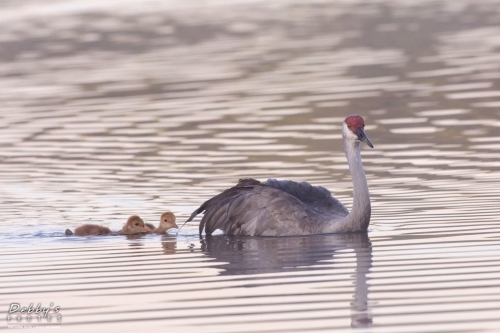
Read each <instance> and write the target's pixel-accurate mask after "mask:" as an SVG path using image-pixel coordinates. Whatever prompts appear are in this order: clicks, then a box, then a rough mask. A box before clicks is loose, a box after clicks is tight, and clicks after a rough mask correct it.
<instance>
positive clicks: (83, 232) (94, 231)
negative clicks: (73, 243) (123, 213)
mask: <svg viewBox="0 0 500 333" xmlns="http://www.w3.org/2000/svg"><path fill="white" fill-rule="evenodd" d="M110 233H111V230H109V228H106V227H103V226H102V225H97V224H84V225H82V226H79V227H78V228H76V229H75V235H77V236H89V235H107V234H110ZM65 234H66V235H72V234H73V233H72V232H71V230H69V229H66V231H65Z"/></svg>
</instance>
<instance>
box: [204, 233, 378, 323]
mask: <svg viewBox="0 0 500 333" xmlns="http://www.w3.org/2000/svg"><path fill="white" fill-rule="evenodd" d="M346 249H352V250H353V251H354V254H355V258H356V274H355V275H353V281H354V284H355V293H354V295H353V301H352V302H351V327H369V326H371V325H372V323H373V316H372V314H371V309H370V307H369V303H368V283H367V277H366V275H367V273H369V272H370V269H371V267H372V246H371V242H370V239H369V237H368V235H367V234H330V235H317V236H304V237H284V238H283V237H276V238H271V237H237V236H236V237H235V236H233V237H230V236H205V238H202V239H201V250H202V252H204V253H205V254H206V255H208V256H209V257H211V258H214V259H215V260H216V261H218V262H224V263H226V264H225V265H221V266H217V267H218V268H222V269H223V271H221V272H220V274H221V275H241V274H260V273H274V272H287V271H298V270H308V271H310V270H311V269H314V270H321V269H322V267H321V265H322V263H323V264H328V265H329V268H331V266H330V265H331V261H327V260H329V259H332V257H334V256H335V253H336V252H337V251H339V250H346ZM344 253H345V252H344ZM325 261H327V262H325ZM312 265H314V268H312V267H310V266H312Z"/></svg>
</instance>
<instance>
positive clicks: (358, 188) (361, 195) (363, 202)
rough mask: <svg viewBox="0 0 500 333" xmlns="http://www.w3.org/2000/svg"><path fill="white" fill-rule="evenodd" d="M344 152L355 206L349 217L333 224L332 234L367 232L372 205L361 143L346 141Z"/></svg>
mask: <svg viewBox="0 0 500 333" xmlns="http://www.w3.org/2000/svg"><path fill="white" fill-rule="evenodd" d="M344 150H345V154H346V156H347V163H348V164H349V171H350V172H351V178H352V185H353V205H352V209H351V211H350V213H349V215H347V216H346V217H344V218H343V219H341V220H340V221H337V223H332V225H331V229H332V230H330V232H356V231H366V230H367V229H368V224H369V223H370V217H371V203H370V193H369V191H368V183H367V182H366V175H365V171H364V169H363V163H362V161H361V153H360V148H359V141H357V140H349V139H344Z"/></svg>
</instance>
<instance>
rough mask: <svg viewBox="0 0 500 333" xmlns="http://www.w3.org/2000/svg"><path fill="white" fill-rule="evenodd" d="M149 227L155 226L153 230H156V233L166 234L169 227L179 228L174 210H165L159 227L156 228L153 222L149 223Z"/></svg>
mask: <svg viewBox="0 0 500 333" xmlns="http://www.w3.org/2000/svg"><path fill="white" fill-rule="evenodd" d="M148 224H149V223H148ZM148 227H150V228H151V227H153V228H152V229H153V230H152V232H154V233H155V234H164V233H166V232H167V230H169V229H174V228H179V227H178V226H177V224H176V223H175V215H174V213H172V212H165V213H163V214H161V218H160V224H159V225H158V227H157V228H154V226H153V225H152V224H149V225H148Z"/></svg>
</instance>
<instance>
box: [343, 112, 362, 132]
mask: <svg viewBox="0 0 500 333" xmlns="http://www.w3.org/2000/svg"><path fill="white" fill-rule="evenodd" d="M344 122H345V123H346V124H347V127H349V129H350V130H351V131H355V130H357V129H358V128H364V127H365V121H364V120H363V118H362V117H361V116H359V115H357V114H353V115H352V116H349V117H347V118H345V120H344Z"/></svg>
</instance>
